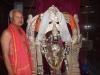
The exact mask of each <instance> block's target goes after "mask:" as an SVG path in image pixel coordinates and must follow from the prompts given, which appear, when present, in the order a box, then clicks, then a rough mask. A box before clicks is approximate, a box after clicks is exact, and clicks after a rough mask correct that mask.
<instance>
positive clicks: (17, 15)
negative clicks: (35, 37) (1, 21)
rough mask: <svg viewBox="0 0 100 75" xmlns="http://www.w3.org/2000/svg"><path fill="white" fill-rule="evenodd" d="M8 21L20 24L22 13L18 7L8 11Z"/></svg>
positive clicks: (16, 24)
mask: <svg viewBox="0 0 100 75" xmlns="http://www.w3.org/2000/svg"><path fill="white" fill-rule="evenodd" d="M9 17H10V21H11V23H12V24H13V25H15V26H22V25H23V23H24V18H23V14H22V12H21V11H20V10H18V9H13V10H11V11H10V13H9Z"/></svg>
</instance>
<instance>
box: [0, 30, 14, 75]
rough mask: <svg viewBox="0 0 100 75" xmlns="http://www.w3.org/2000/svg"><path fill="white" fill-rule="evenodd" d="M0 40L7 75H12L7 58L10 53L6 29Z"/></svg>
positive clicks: (8, 34)
mask: <svg viewBox="0 0 100 75" xmlns="http://www.w3.org/2000/svg"><path fill="white" fill-rule="evenodd" d="M0 40H1V47H2V52H3V59H4V63H5V66H6V68H7V71H8V73H9V75H14V72H13V70H12V67H11V61H10V58H9V56H10V55H11V52H10V43H11V34H10V32H9V30H8V29H6V30H4V32H3V34H2V36H1V39H0Z"/></svg>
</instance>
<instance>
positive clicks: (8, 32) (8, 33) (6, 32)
mask: <svg viewBox="0 0 100 75" xmlns="http://www.w3.org/2000/svg"><path fill="white" fill-rule="evenodd" d="M2 37H3V38H4V37H5V38H7V37H8V38H9V37H11V34H10V31H9V29H8V28H7V29H5V30H4V31H3V33H2V35H1V38H2Z"/></svg>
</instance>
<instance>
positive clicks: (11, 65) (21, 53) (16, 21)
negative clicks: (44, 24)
mask: <svg viewBox="0 0 100 75" xmlns="http://www.w3.org/2000/svg"><path fill="white" fill-rule="evenodd" d="M9 16H10V21H11V23H10V25H9V26H8V28H7V29H5V30H4V31H3V34H2V36H1V46H2V52H3V59H4V63H5V66H6V68H7V71H8V74H9V75H32V64H31V58H30V57H31V56H30V54H29V53H30V48H29V44H28V39H27V37H26V34H25V32H24V30H23V29H22V28H21V26H22V25H23V23H24V18H23V14H22V12H21V11H20V10H18V9H14V10H12V11H11V12H10V14H9Z"/></svg>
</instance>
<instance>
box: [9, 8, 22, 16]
mask: <svg viewBox="0 0 100 75" xmlns="http://www.w3.org/2000/svg"><path fill="white" fill-rule="evenodd" d="M16 10H18V11H20V10H19V9H13V10H11V11H10V13H9V17H10V18H12V16H13V12H14V11H16ZM20 12H21V11H20Z"/></svg>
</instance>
